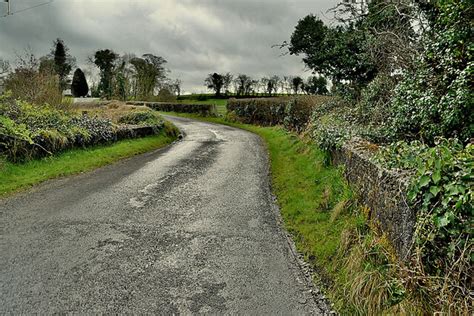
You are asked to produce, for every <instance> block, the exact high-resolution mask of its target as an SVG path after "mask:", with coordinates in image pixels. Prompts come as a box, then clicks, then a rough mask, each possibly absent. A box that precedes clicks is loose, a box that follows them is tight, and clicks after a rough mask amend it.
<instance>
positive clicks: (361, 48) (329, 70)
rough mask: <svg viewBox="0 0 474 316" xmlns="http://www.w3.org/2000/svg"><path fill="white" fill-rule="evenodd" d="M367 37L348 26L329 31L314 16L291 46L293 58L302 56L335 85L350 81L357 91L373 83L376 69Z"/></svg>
mask: <svg viewBox="0 0 474 316" xmlns="http://www.w3.org/2000/svg"><path fill="white" fill-rule="evenodd" d="M366 45H367V34H366V33H364V32H363V31H360V30H358V29H357V27H356V25H354V24H349V25H347V26H345V25H338V26H335V27H328V26H326V25H324V23H323V22H322V21H321V20H320V19H319V18H318V17H316V16H314V15H312V14H311V15H308V16H306V17H304V18H303V19H301V20H300V21H299V22H298V24H297V25H296V27H295V30H294V32H293V34H292V35H291V40H290V43H289V44H288V43H284V45H283V46H288V49H289V52H290V54H292V55H301V54H302V55H303V62H304V63H305V64H306V65H307V66H308V68H310V69H311V70H313V71H314V72H317V73H320V74H322V75H324V76H326V77H328V78H331V79H332V80H333V81H335V82H341V81H349V82H351V83H352V84H353V85H354V86H355V87H356V88H357V89H360V88H361V87H363V86H364V85H366V84H367V83H368V82H370V81H371V80H372V79H373V78H374V77H375V75H376V74H377V68H376V67H375V65H374V64H373V62H372V60H371V59H370V56H369V54H368V53H367V51H366Z"/></svg>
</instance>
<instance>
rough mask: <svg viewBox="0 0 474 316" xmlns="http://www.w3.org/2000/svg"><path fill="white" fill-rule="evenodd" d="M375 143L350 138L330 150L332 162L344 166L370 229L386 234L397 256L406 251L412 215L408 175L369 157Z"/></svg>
mask: <svg viewBox="0 0 474 316" xmlns="http://www.w3.org/2000/svg"><path fill="white" fill-rule="evenodd" d="M375 148H376V145H374V144H371V143H369V142H366V141H363V140H360V139H354V140H352V141H349V142H347V143H346V144H344V145H343V146H342V148H341V149H338V150H335V151H334V152H333V153H332V158H333V162H334V163H335V164H343V165H344V166H345V176H346V178H347V180H348V182H349V184H350V185H351V186H352V187H353V188H355V190H356V192H357V194H358V195H359V199H360V201H361V202H362V203H363V204H364V205H365V206H366V207H367V208H368V210H369V220H370V223H371V226H372V228H373V229H376V230H378V231H379V232H380V233H383V234H385V235H386V236H387V238H388V239H389V241H390V242H391V244H392V246H393V247H394V250H395V251H396V253H397V255H398V256H399V257H400V258H401V259H404V258H406V257H407V255H408V254H409V252H410V248H411V245H412V237H413V233H414V227H415V223H416V214H415V211H414V210H413V209H411V208H410V207H409V206H408V204H407V200H406V194H407V189H408V185H409V182H408V181H409V175H408V174H406V173H405V174H404V173H397V172H394V171H390V170H387V169H383V168H381V167H380V166H378V165H376V164H374V163H373V162H372V161H371V160H370V156H371V155H372V154H373V151H374V149H375Z"/></svg>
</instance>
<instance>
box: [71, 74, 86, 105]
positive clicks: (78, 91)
mask: <svg viewBox="0 0 474 316" xmlns="http://www.w3.org/2000/svg"><path fill="white" fill-rule="evenodd" d="M71 92H72V95H73V96H75V97H76V98H80V97H85V96H87V93H88V92H89V85H88V84H87V80H86V76H85V75H84V73H83V72H82V70H81V69H80V68H77V69H76V71H74V76H73V77H72V84H71Z"/></svg>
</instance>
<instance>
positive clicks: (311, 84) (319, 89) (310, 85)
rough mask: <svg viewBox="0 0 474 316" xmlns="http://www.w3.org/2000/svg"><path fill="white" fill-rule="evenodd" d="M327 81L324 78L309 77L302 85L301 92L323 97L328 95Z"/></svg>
mask: <svg viewBox="0 0 474 316" xmlns="http://www.w3.org/2000/svg"><path fill="white" fill-rule="evenodd" d="M327 84H328V82H327V80H326V78H324V77H317V76H309V77H308V79H307V80H306V82H305V83H304V85H303V90H304V92H306V93H307V94H320V95H324V94H327V93H328V89H327V87H326V86H327Z"/></svg>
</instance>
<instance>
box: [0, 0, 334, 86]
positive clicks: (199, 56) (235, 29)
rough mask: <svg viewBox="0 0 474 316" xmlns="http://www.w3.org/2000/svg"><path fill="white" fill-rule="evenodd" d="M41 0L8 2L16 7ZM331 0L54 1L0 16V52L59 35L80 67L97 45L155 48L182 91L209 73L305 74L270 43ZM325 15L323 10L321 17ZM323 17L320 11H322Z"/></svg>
mask: <svg viewBox="0 0 474 316" xmlns="http://www.w3.org/2000/svg"><path fill="white" fill-rule="evenodd" d="M40 2H41V1H39V0H23V1H19V0H16V1H15V0H13V3H14V5H15V6H17V9H21V8H26V7H29V6H32V5H35V4H37V3H40ZM334 4H335V0H225V1H224V0H159V1H153V0H138V1H125V0H102V1H95V0H82V1H79V0H55V1H54V2H53V3H51V4H49V5H47V6H42V7H39V8H36V9H34V10H30V11H25V12H22V13H18V14H15V15H13V16H9V17H6V18H0V57H4V58H7V59H9V60H13V59H14V52H15V51H20V50H22V49H23V48H24V47H26V46H27V45H29V46H31V48H32V49H33V50H34V52H35V53H36V55H38V56H41V55H45V54H47V53H48V52H49V50H50V49H51V44H52V41H53V40H54V39H55V38H57V37H60V38H62V39H64V41H65V42H66V44H67V45H68V46H69V48H70V51H71V54H72V55H74V56H75V57H76V58H77V61H78V65H79V66H85V64H86V58H87V56H88V55H90V54H92V53H93V51H95V50H97V49H100V48H110V49H113V50H115V51H116V52H118V53H135V54H136V55H142V54H144V53H149V52H150V53H154V54H157V55H160V56H163V57H164V58H165V59H167V60H168V68H170V69H171V74H170V75H171V77H173V78H177V77H179V78H180V79H181V80H182V81H183V84H184V90H186V91H188V92H190V91H193V92H201V91H204V87H203V80H204V77H205V76H206V75H207V74H208V73H211V72H214V71H217V72H227V71H229V72H232V73H246V74H249V75H251V76H253V77H256V78H257V77H261V76H264V75H272V74H278V75H287V74H288V75H308V73H305V72H304V65H303V64H302V63H301V58H299V57H295V56H283V57H282V56H280V54H281V52H280V51H279V50H278V49H275V48H272V47H271V46H272V45H273V44H278V43H281V42H283V41H284V40H288V39H289V36H290V35H291V32H292V31H293V28H294V26H295V25H296V23H297V21H298V20H299V19H300V18H302V17H304V16H305V15H306V14H309V13H316V14H320V16H322V13H324V12H326V11H327V9H329V8H330V7H331V6H333V5H334ZM0 5H1V4H0ZM322 17H323V16H322ZM323 18H324V17H323Z"/></svg>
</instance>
